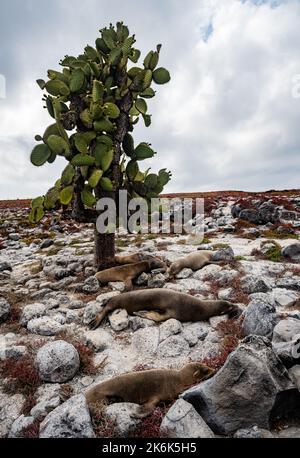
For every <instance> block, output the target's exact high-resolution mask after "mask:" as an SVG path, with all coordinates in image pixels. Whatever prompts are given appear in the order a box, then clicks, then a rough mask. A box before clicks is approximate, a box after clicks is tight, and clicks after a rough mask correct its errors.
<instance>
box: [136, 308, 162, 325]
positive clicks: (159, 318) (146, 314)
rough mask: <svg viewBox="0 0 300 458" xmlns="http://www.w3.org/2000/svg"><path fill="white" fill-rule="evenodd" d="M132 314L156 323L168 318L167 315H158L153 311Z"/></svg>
mask: <svg viewBox="0 0 300 458" xmlns="http://www.w3.org/2000/svg"><path fill="white" fill-rule="evenodd" d="M134 314H135V315H136V316H139V317H141V318H146V319H147V320H151V321H156V322H157V323H159V322H161V321H166V320H168V319H169V318H170V317H169V315H168V314H167V313H158V312H155V311H153V310H150V311H148V310H140V311H139V312H135V313H134Z"/></svg>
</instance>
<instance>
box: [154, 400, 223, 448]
mask: <svg viewBox="0 0 300 458" xmlns="http://www.w3.org/2000/svg"><path fill="white" fill-rule="evenodd" d="M160 431H161V432H162V433H164V434H167V435H169V437H172V438H183V439H185V438H192V439H196V438H201V439H207V438H209V439H210V438H213V437H215V435H214V433H213V432H212V430H211V429H210V428H209V426H208V425H207V424H206V423H205V421H204V420H203V419H202V418H201V417H200V415H199V414H198V413H197V412H196V410H195V409H194V407H193V406H192V404H190V403H189V402H186V401H184V400H183V399H178V400H177V401H176V402H175V404H173V405H172V407H171V408H170V409H169V411H168V412H167V415H166V416H165V418H164V419H163V421H162V423H161V426H160Z"/></svg>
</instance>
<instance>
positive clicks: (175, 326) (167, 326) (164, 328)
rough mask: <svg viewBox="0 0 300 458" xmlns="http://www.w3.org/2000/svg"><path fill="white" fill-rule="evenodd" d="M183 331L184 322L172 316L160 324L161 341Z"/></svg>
mask: <svg viewBox="0 0 300 458" xmlns="http://www.w3.org/2000/svg"><path fill="white" fill-rule="evenodd" d="M181 331H182V324H181V323H180V321H178V320H175V318H171V319H170V320H167V321H165V322H164V323H162V324H161V325H160V326H159V341H160V342H162V341H163V340H165V339H167V338H168V337H170V336H172V335H175V334H179V333H180V332H181Z"/></svg>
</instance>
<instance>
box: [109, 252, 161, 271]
mask: <svg viewBox="0 0 300 458" xmlns="http://www.w3.org/2000/svg"><path fill="white" fill-rule="evenodd" d="M115 261H116V263H117V264H121V265H123V264H134V263H136V262H141V261H155V262H156V263H157V266H158V267H156V269H164V271H166V270H167V265H166V263H165V262H164V261H163V260H162V259H161V258H159V257H158V256H153V255H151V254H147V253H142V252H140V253H132V254H128V255H116V256H115Z"/></svg>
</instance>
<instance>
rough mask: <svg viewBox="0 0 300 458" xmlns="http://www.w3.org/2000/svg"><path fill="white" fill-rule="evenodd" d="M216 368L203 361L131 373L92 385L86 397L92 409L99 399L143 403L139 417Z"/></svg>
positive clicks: (203, 378) (206, 376)
mask: <svg viewBox="0 0 300 458" xmlns="http://www.w3.org/2000/svg"><path fill="white" fill-rule="evenodd" d="M214 372H215V371H214V370H213V369H211V368H209V367H208V366H205V365H204V364H201V363H189V364H187V365H186V366H184V367H183V368H182V369H180V370H176V369H151V370H146V371H141V372H130V373H127V374H122V375H119V376H117V377H114V378H112V379H110V380H107V381H106V382H103V383H100V384H99V385H96V386H95V387H93V388H90V389H89V390H88V391H87V392H86V393H85V396H86V400H87V403H88V405H89V408H90V410H91V411H92V412H93V407H94V406H96V404H97V403H99V402H101V401H102V402H109V401H110V400H115V399H117V402H118V401H119V400H120V401H119V402H122V401H123V402H133V403H135V404H140V407H139V409H138V411H137V413H135V414H134V416H135V417H137V418H143V417H145V416H147V415H149V414H150V413H151V412H152V411H153V410H154V409H155V407H156V406H157V404H158V403H159V402H161V401H172V400H173V399H175V398H177V396H178V395H179V394H181V393H182V392H183V391H184V390H185V389H187V388H188V387H189V386H191V385H195V384H197V383H199V382H200V381H202V380H205V379H207V378H209V377H211V376H212V375H213V374H214Z"/></svg>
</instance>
